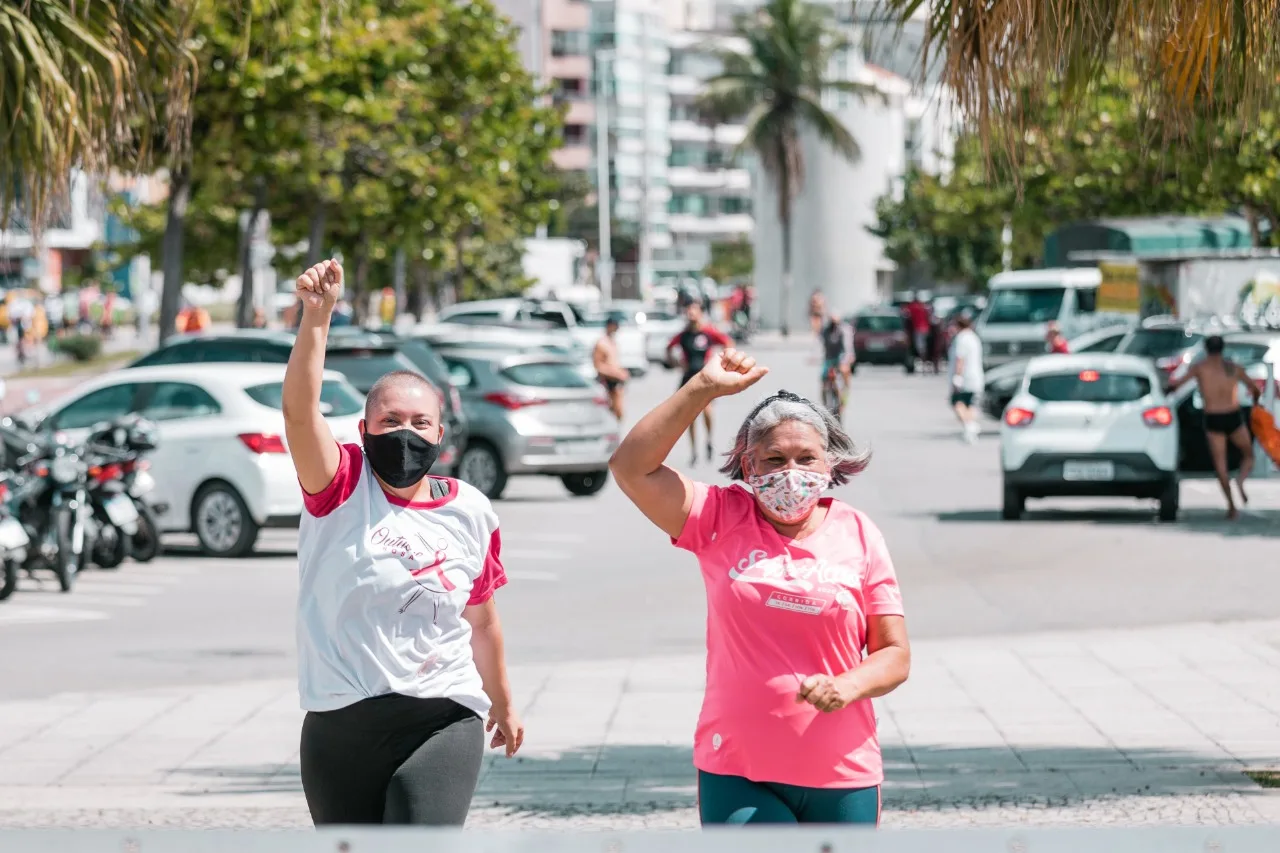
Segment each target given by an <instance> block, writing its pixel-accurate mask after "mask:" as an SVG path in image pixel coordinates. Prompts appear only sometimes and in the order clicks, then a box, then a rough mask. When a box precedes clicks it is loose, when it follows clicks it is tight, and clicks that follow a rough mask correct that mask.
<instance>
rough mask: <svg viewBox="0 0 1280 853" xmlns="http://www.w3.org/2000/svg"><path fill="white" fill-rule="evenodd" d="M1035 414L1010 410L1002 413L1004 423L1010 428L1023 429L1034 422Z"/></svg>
mask: <svg viewBox="0 0 1280 853" xmlns="http://www.w3.org/2000/svg"><path fill="white" fill-rule="evenodd" d="M1035 417H1036V413H1035V412H1033V411H1031V410H1030V409H1019V408H1011V409H1006V410H1005V413H1004V422H1005V423H1006V424H1008V425H1009V426H1011V427H1024V426H1028V425H1030V423H1031V422H1032V421H1033V420H1035Z"/></svg>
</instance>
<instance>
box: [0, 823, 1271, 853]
mask: <svg viewBox="0 0 1280 853" xmlns="http://www.w3.org/2000/svg"><path fill="white" fill-rule="evenodd" d="M0 850H3V851H4V853H48V851H57V853H422V851H431V853H1276V851H1280V826H1255V827H1223V828H1215V827H1150V828H1133V829H1114V828H1113V829H1025V830H1024V829H1018V828H1007V829H944V830H880V831H878V832H877V831H869V830H865V829H864V830H857V829H817V828H764V827H759V828H751V829H738V828H734V829H727V828H726V829H718V830H710V831H704V832H697V831H690V832H671V831H662V832H630V833H613V832H577V833H565V832H548V831H537V830H521V831H508V832H492V831H474V830H472V831H468V830H429V829H413V828H407V827H406V828H385V829H352V830H350V831H347V830H335V829H326V830H320V831H315V832H312V831H294V832H280V831H243V830H178V831H161V830H148V831H138V832H128V831H120V830H73V829H52V830H0Z"/></svg>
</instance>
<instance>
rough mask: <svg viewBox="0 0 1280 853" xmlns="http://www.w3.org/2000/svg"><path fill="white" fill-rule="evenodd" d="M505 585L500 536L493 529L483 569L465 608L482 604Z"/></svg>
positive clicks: (505, 572) (505, 578) (472, 587)
mask: <svg viewBox="0 0 1280 853" xmlns="http://www.w3.org/2000/svg"><path fill="white" fill-rule="evenodd" d="M506 585H507V571H506V569H504V568H503V566H502V534H501V533H500V532H499V531H498V530H497V529H495V530H494V531H493V533H492V534H490V535H489V550H487V551H486V552H485V555H484V568H482V569H481V570H480V577H478V578H476V580H475V583H473V584H472V585H471V597H470V598H469V599H468V600H467V606H468V607H471V606H473V605H476V604H484V603H485V602H486V601H488V600H489V599H491V598H493V594H494V593H495V592H497V591H498V590H499V589H501V588H502V587H504V586H506Z"/></svg>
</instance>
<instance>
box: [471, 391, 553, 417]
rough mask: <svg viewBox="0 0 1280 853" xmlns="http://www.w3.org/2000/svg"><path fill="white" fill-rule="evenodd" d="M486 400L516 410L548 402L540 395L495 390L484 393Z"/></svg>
mask: <svg viewBox="0 0 1280 853" xmlns="http://www.w3.org/2000/svg"><path fill="white" fill-rule="evenodd" d="M484 399H485V402H488V403H493V404H494V405H495V406H501V407H502V408H504V409H507V410H508V411H512V412H514V411H515V410H516V409H524V408H527V407H529V406H537V405H540V404H542V403H545V402H547V401H546V400H543V399H540V398H538V397H522V396H520V395H519V394H507V393H504V392H502V391H493V392H491V393H489V394H485V395H484Z"/></svg>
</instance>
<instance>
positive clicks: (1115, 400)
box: [1000, 353, 1178, 521]
mask: <svg viewBox="0 0 1280 853" xmlns="http://www.w3.org/2000/svg"><path fill="white" fill-rule="evenodd" d="M1000 466H1001V469H1002V470H1003V472H1004V504H1003V510H1002V513H1001V514H1002V517H1003V518H1005V519H1007V520H1014V519H1018V518H1021V517H1022V513H1023V511H1024V508H1025V506H1026V500H1027V498H1045V497H1057V496H1062V497H1066V496H1078V497H1104V496H1121V497H1134V498H1153V499H1155V500H1158V501H1159V502H1160V510H1159V515H1160V520H1161V521H1174V520H1176V519H1177V516H1178V422H1177V414H1176V409H1175V407H1174V406H1172V405H1170V403H1169V401H1168V400H1167V399H1166V397H1165V395H1164V392H1163V390H1162V385H1161V380H1160V378H1159V377H1158V376H1157V375H1156V371H1155V368H1154V367H1153V366H1152V364H1151V362H1150V360H1148V359H1144V358H1140V357H1137V356H1130V355H1108V354H1105V353H1088V354H1083V355H1051V356H1041V357H1039V358H1035V359H1032V360H1031V362H1030V363H1029V364H1028V365H1027V373H1026V376H1025V377H1023V380H1022V385H1021V386H1020V387H1019V389H1018V392H1017V393H1016V394H1015V395H1014V397H1013V399H1012V400H1011V401H1010V402H1009V406H1008V408H1006V409H1005V411H1004V418H1003V420H1002V421H1001V424H1000Z"/></svg>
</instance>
